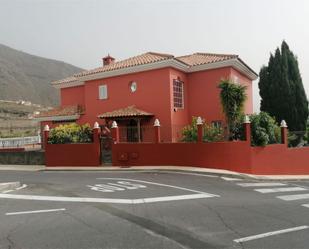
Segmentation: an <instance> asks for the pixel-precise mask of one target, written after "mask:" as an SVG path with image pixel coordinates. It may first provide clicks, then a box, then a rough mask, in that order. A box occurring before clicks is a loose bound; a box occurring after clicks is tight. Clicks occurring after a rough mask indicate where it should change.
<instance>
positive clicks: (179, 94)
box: [173, 79, 184, 108]
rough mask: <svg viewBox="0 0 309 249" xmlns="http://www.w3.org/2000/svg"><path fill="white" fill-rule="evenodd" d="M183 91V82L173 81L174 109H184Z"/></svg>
mask: <svg viewBox="0 0 309 249" xmlns="http://www.w3.org/2000/svg"><path fill="white" fill-rule="evenodd" d="M183 95H184V89H183V82H182V81H180V80H176V79H175V80H173V98H174V108H184V96H183Z"/></svg>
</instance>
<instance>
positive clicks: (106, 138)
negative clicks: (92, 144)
mask: <svg viewBox="0 0 309 249" xmlns="http://www.w3.org/2000/svg"><path fill="white" fill-rule="evenodd" d="M103 129H104V128H103ZM100 141H101V163H102V164H105V165H111V163H112V143H113V138H112V136H111V134H110V132H102V135H101V137H100Z"/></svg>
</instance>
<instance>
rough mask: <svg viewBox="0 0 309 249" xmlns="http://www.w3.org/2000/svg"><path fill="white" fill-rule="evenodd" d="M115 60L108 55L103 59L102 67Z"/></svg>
mask: <svg viewBox="0 0 309 249" xmlns="http://www.w3.org/2000/svg"><path fill="white" fill-rule="evenodd" d="M114 61H115V58H113V57H111V56H110V55H109V54H108V55H107V56H105V57H104V58H103V66H107V65H109V64H112V63H114Z"/></svg>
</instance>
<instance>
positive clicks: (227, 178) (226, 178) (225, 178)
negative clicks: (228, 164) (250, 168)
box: [221, 176, 242, 181]
mask: <svg viewBox="0 0 309 249" xmlns="http://www.w3.org/2000/svg"><path fill="white" fill-rule="evenodd" d="M221 179H223V180H225V181H242V179H239V178H231V177H224V176H222V177H221Z"/></svg>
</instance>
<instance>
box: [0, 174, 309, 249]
mask: <svg viewBox="0 0 309 249" xmlns="http://www.w3.org/2000/svg"><path fill="white" fill-rule="evenodd" d="M9 181H20V182H21V183H22V184H24V185H23V186H22V187H21V188H20V189H16V190H14V191H11V192H5V193H0V248H1V249H2V248H10V249H13V248H21V249H45V248H57V249H64V248H66V249H67V248H72V249H73V248H74V249H78V248H83V249H84V248H91V249H99V248H134V249H139V248H154V249H158V248H166V249H167V248H175V249H176V248H219V249H221V248H250V249H254V248H256V249H263V248H265V249H266V248H267V249H268V248H270V249H272V248H280V249H298V248H303V249H307V248H308V244H309V208H308V207H306V206H303V205H306V204H309V181H287V182H286V181H267V182H266V181H257V180H253V179H240V178H238V179H237V178H230V177H227V178H226V177H222V176H218V175H202V174H193V173H192V174H191V173H188V172H186V173H184V172H156V171H148V172H48V171H45V172H12V171H7V172H6V171H1V172H0V182H9Z"/></svg>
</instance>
